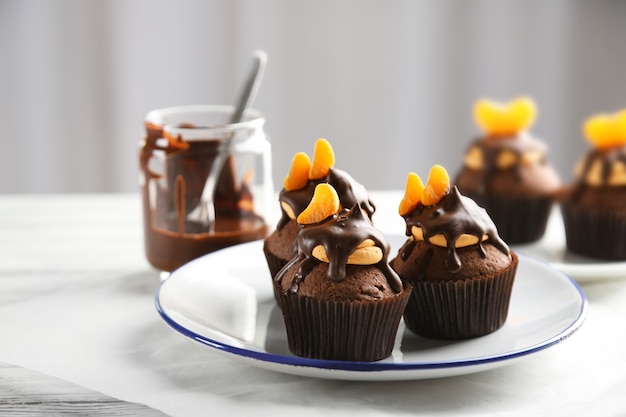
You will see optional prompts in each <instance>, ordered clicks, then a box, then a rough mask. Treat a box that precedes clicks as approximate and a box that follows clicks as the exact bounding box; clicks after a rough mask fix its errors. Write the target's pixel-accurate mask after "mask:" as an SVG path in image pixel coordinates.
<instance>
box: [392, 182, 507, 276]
mask: <svg viewBox="0 0 626 417" xmlns="http://www.w3.org/2000/svg"><path fill="white" fill-rule="evenodd" d="M404 220H405V221H406V235H407V236H411V235H412V232H411V229H412V227H413V226H417V227H420V228H422V230H423V233H424V241H425V242H427V243H428V242H429V239H430V238H431V237H433V236H435V235H438V234H441V235H443V236H444V237H445V238H446V241H447V244H448V254H447V257H446V261H445V266H446V268H447V269H448V271H450V272H451V273H456V272H458V271H459V270H460V269H461V260H460V259H459V256H458V254H457V248H456V247H455V243H456V240H457V239H458V238H459V236H461V235H462V234H468V235H473V236H476V238H477V239H478V243H477V244H476V247H477V249H478V250H479V251H480V254H481V256H483V257H484V256H485V249H484V248H483V246H482V245H483V243H482V238H483V236H484V235H487V236H488V238H489V239H488V240H489V241H490V242H491V244H493V245H494V246H495V247H496V248H497V249H499V250H500V251H501V252H503V253H505V254H507V255H508V254H509V247H508V246H507V245H506V243H504V242H503V241H502V239H500V236H498V232H497V229H496V226H495V224H494V223H493V221H492V220H491V218H490V217H489V216H488V215H487V212H486V211H485V209H483V208H482V207H479V206H478V205H477V204H476V203H475V202H474V201H473V200H472V199H470V198H467V197H464V196H462V195H461V193H459V190H458V189H457V188H456V186H455V187H453V188H452V190H451V191H450V192H449V193H448V194H446V195H444V196H443V197H442V198H441V200H440V201H439V203H437V204H435V205H433V206H424V205H422V204H419V205H418V206H417V208H416V209H415V210H413V211H412V212H411V213H409V214H407V215H405V216H404ZM414 247H415V243H413V244H412V245H407V246H406V247H405V248H404V250H403V252H402V253H401V254H400V256H401V257H402V259H407V258H408V257H409V255H410V254H411V251H412V250H413V248H414ZM426 267H427V265H425V266H424V268H426Z"/></svg>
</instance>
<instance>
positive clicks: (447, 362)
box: [156, 241, 587, 381]
mask: <svg viewBox="0 0 626 417" xmlns="http://www.w3.org/2000/svg"><path fill="white" fill-rule="evenodd" d="M394 246H395V245H394ZM396 250H397V247H396V249H394V250H393V251H392V254H393V256H395V253H396ZM156 306H157V310H158V311H159V313H160V314H161V316H162V318H163V319H164V320H165V321H166V322H167V323H168V324H169V325H170V326H171V327H172V328H174V329H175V330H177V331H178V332H180V333H181V334H183V335H184V336H186V337H189V338H191V339H193V340H196V341H198V342H200V343H203V344H205V345H207V346H209V347H212V348H215V349H217V350H218V351H219V352H222V353H224V354H226V355H228V356H229V357H230V358H232V359H235V360H241V361H245V362H247V363H249V364H250V365H253V366H258V367H261V368H266V369H270V370H273V371H277V372H284V373H288V374H295V375H301V376H309V377H319V378H329V379H345V380H370V381H371V380H376V381H384V380H411V379H426V378H438V377H447V376H454V375H462V374H469V373H474V372H479V371H484V370H488V369H492V368H496V367H500V366H503V365H507V364H510V363H513V362H514V361H515V360H517V359H521V358H524V357H527V356H528V355H531V354H534V353H537V352H539V351H541V350H543V349H546V348H548V347H550V346H553V345H555V344H557V343H559V342H562V341H563V340H565V339H567V338H568V337H569V336H570V335H571V334H572V333H574V332H575V331H576V330H577V329H578V328H579V327H580V326H581V325H582V323H583V321H584V319H585V316H586V313H587V300H586V298H585V296H584V294H583V292H582V291H581V290H580V288H579V287H578V285H577V284H576V283H574V282H573V281H572V280H571V279H569V278H568V277H567V276H565V275H564V274H562V273H561V272H559V271H556V270H555V269H553V268H551V267H550V266H549V265H548V264H546V263H544V262H541V261H538V260H535V259H532V258H530V257H527V256H523V255H522V256H520V264H519V268H518V273H517V276H516V280H515V285H514V288H513V294H512V297H511V305H510V309H509V316H508V319H507V322H506V323H505V325H504V326H503V327H502V328H501V329H500V330H498V331H496V332H494V333H492V334H490V335H487V336H483V337H480V338H476V339H471V340H464V341H438V340H431V339H425V338H421V337H419V336H416V335H413V334H412V333H411V332H409V331H408V330H405V329H404V325H403V324H401V327H400V329H399V331H398V338H397V341H396V345H395V348H394V351H393V353H392V355H391V356H390V357H389V358H387V359H385V360H382V361H378V362H371V363H370V362H347V361H327V360H316V359H306V358H300V357H297V356H294V355H293V354H291V353H290V352H289V350H288V347H287V340H286V335H285V329H284V324H283V319H282V315H281V313H280V310H279V309H278V307H277V306H276V303H275V301H274V296H273V291H272V284H271V278H270V276H269V272H268V270H267V265H266V263H265V258H264V255H263V251H262V243H261V242H260V241H256V242H250V243H246V244H243V245H238V246H234V247H231V248H228V249H224V250H221V251H218V252H215V253H213V254H209V255H205V256H203V257H201V258H198V259H196V260H194V261H191V262H189V263H188V264H186V265H184V266H182V267H181V268H179V269H178V270H176V271H174V272H172V274H171V275H170V277H169V278H168V279H167V280H166V281H164V282H163V283H162V284H161V286H160V287H159V289H158V291H157V294H156Z"/></svg>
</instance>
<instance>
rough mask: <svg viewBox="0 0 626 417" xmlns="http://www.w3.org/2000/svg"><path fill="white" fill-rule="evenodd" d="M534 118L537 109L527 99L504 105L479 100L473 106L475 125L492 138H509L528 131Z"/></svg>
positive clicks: (530, 100)
mask: <svg viewBox="0 0 626 417" xmlns="http://www.w3.org/2000/svg"><path fill="white" fill-rule="evenodd" d="M536 117H537V107H536V105H535V102H534V101H533V100H532V99H530V98H528V97H519V98H517V99H515V100H512V101H510V102H508V103H504V104H503V103H498V102H495V101H493V100H488V99H481V100H478V101H477V102H476V103H475V104H474V119H475V121H476V124H477V125H478V126H479V127H480V128H481V129H482V130H483V131H485V133H487V134H489V135H492V136H510V135H515V134H517V133H519V132H521V131H524V130H528V129H530V127H531V126H532V124H533V123H534V122H535V119H536Z"/></svg>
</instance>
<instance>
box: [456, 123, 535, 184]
mask: <svg viewBox="0 0 626 417" xmlns="http://www.w3.org/2000/svg"><path fill="white" fill-rule="evenodd" d="M472 148H477V149H478V150H480V153H481V155H482V158H483V168H482V169H481V175H480V179H479V181H478V183H477V184H475V186H474V187H473V189H472V190H468V191H471V192H472V193H477V194H479V195H484V194H486V193H489V192H490V191H491V190H490V189H489V181H488V180H489V178H491V176H492V175H493V174H494V172H496V171H499V170H502V168H500V167H498V159H499V158H500V155H501V154H502V153H503V152H506V151H508V152H511V153H513V155H515V163H514V164H513V165H512V166H510V167H508V168H505V169H511V170H515V178H517V180H518V181H521V180H522V168H523V163H522V156H523V154H524V153H525V152H529V151H536V152H541V154H542V159H541V161H540V163H541V164H545V163H547V160H546V155H547V147H546V145H545V144H544V143H543V142H541V141H539V140H537V139H535V138H533V137H532V136H530V135H529V134H527V133H520V134H518V135H517V136H511V137H498V138H493V137H484V138H480V139H477V140H475V141H474V142H473V143H472V144H471V145H470V147H469V149H472ZM469 149H468V151H469Z"/></svg>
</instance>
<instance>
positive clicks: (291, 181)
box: [283, 152, 311, 191]
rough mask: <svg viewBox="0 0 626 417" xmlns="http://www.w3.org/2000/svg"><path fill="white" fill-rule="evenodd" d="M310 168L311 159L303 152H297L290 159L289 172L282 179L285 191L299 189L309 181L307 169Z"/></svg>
mask: <svg viewBox="0 0 626 417" xmlns="http://www.w3.org/2000/svg"><path fill="white" fill-rule="evenodd" d="M310 169H311V160H310V159H309V156H308V155H307V154H305V153H304V152H298V153H297V154H295V155H294V156H293V159H292V160H291V167H290V168H289V173H288V174H287V176H286V177H285V180H284V181H283V187H284V188H285V190H286V191H293V190H300V189H302V188H304V187H305V186H306V185H307V183H308V182H309V170H310Z"/></svg>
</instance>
